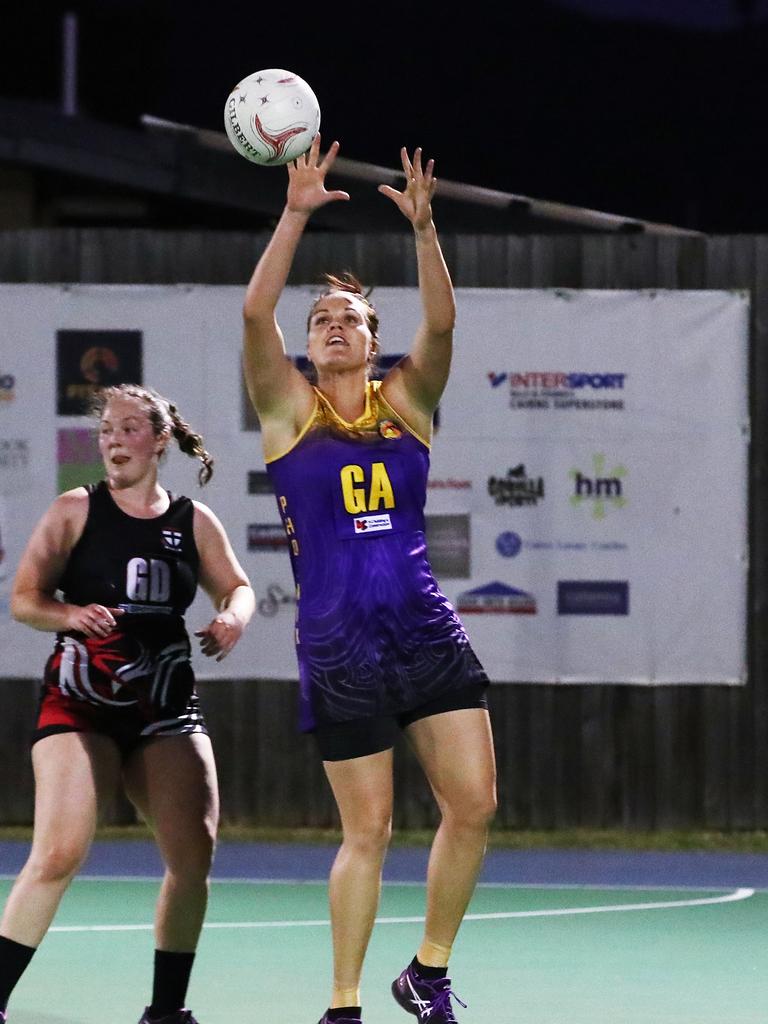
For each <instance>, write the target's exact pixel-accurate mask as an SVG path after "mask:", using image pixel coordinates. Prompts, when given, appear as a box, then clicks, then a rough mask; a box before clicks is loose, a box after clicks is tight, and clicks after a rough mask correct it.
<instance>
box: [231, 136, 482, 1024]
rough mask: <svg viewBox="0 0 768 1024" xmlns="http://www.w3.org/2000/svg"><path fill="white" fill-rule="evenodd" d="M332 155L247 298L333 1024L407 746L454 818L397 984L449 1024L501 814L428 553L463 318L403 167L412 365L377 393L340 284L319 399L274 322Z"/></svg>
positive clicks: (366, 317) (376, 888) (314, 349)
mask: <svg viewBox="0 0 768 1024" xmlns="http://www.w3.org/2000/svg"><path fill="white" fill-rule="evenodd" d="M337 151H338V144H337V143H334V144H333V145H332V146H331V148H330V150H329V152H328V153H327V154H326V156H325V157H324V158H322V159H321V157H320V153H319V139H315V142H314V143H313V145H312V148H311V150H310V151H309V153H308V154H306V155H305V156H303V157H301V158H300V159H299V160H297V161H296V162H295V164H293V165H290V166H289V167H288V178H289V180H288V194H287V202H286V206H285V209H284V211H283V214H282V216H281V218H280V221H279V223H278V225H277V227H276V229H275V232H274V234H273V236H272V239H271V241H270V243H269V245H268V246H267V248H266V250H265V252H264V254H263V256H262V258H261V259H260V261H259V263H258V266H257V267H256V269H255V271H254V274H253V277H252V279H251V282H250V284H249V286H248V290H247V293H246V298H245V305H244V318H245V339H244V364H245V374H246V381H247V384H248V389H249V392H250V395H251V399H252V401H253V404H254V406H255V408H256V411H257V413H258V415H259V418H260V421H261V429H262V439H263V444H264V456H265V461H266V463H267V469H268V472H269V473H270V476H271V478H272V481H273V484H274V487H275V493H276V496H277V500H278V507H279V509H280V513H281V515H282V518H283V522H284V525H285V529H286V531H287V534H288V537H289V539H290V541H291V545H290V550H291V559H292V563H293V570H294V575H295V578H296V584H297V595H298V607H297V632H296V650H297V654H298V661H299V678H300V725H301V728H302V729H303V730H305V731H311V732H313V733H314V735H315V736H316V738H317V743H318V746H319V750H320V755H321V757H322V759H323V764H324V768H325V771H326V773H327V776H328V779H329V781H330V784H331V788H332V790H333V793H334V796H335V798H336V803H337V805H338V809H339V814H340V817H341V823H342V831H343V841H342V845H341V848H340V849H339V852H338V855H337V857H336V860H335V863H334V866H333V869H332V872H331V878H330V886H329V889H330V904H331V918H332V929H333V946H334V978H333V990H332V994H331V1001H330V1005H329V1008H328V1010H327V1011H326V1012H325V1014H324V1015H323V1018H322V1021H321V1024H331V1022H334V1024H340V1022H343V1024H360V1021H361V1008H360V978H361V973H362V966H363V959H364V956H365V952H366V948H367V946H368V941H369V938H370V935H371V929H372V927H373V923H374V918H375V915H376V909H377V906H378V900H379V892H380V885H381V868H382V863H383V861H384V856H385V853H386V850H387V845H388V842H389V837H390V829H391V818H392V789H393V786H392V747H393V744H394V741H395V737H396V735H397V731H398V730H399V729H400V730H403V731H404V732H405V735H406V736H407V738H408V740H409V741H410V743H411V745H412V747H413V749H414V750H415V752H416V755H417V757H418V759H419V761H420V763H421V765H422V767H423V769H424V772H425V774H426V776H427V779H428V780H429V784H430V786H431V788H432V791H433V793H434V795H435V799H436V801H437V803H438V806H439V808H440V811H441V815H442V817H441V823H440V827H439V829H438V832H437V835H436V836H435V840H434V843H433V845H432V851H431V855H430V861H429V869H428V876H427V911H426V915H427V916H426V925H425V931H424V936H423V940H422V943H421V945H420V947H419V948H418V950H417V952H416V956H415V957H414V959H413V961H412V962H411V963H410V964H409V966H408V967H406V968H405V970H404V971H403V972H402V973H401V974H400V976H399V977H398V978H397V979H396V980H395V981H394V982H393V985H392V992H393V995H394V997H395V999H396V1000H397V1002H398V1003H399V1004H400V1005H401V1006H402V1007H403V1008H404V1009H405V1010H407V1011H408V1012H409V1013H412V1014H414V1015H415V1016H417V1017H418V1018H419V1019H420V1020H421V1021H429V1022H430V1024H446V1022H453V1021H455V1020H456V1018H455V1016H454V1011H453V1008H452V1002H451V996H452V995H453V993H452V992H451V982H450V980H449V978H448V976H447V967H448V959H449V956H450V953H451V948H452V946H453V942H454V939H455V936H456V933H457V931H458V928H459V925H460V923H461V920H462V917H463V915H464V913H465V910H466V907H467V904H468V902H469V899H470V897H471V895H472V892H473V889H474V886H475V882H476V879H477V875H478V872H479V870H480V866H481V863H482V859H483V855H484V852H485V846H486V840H487V830H488V824H489V821H490V819H491V817H492V815H493V813H494V810H495V767H494V754H493V746H492V739H491V729H490V723H489V718H488V711H487V707H486V698H485V688H486V685H487V682H488V680H487V677H486V675H485V673H484V671H483V669H482V667H481V665H480V664H479V662H478V660H477V658H476V657H475V655H474V654H473V652H472V649H471V647H470V645H469V642H468V640H467V636H466V633H465V631H464V629H463V627H462V624H461V622H460V621H459V619H458V618H457V616H456V613H455V612H454V610H453V608H452V607H451V605H450V604H449V602H448V601H447V600H446V598H445V597H444V595H443V594H442V593H441V592H440V589H439V587H438V585H437V583H436V582H435V579H434V577H433V575H432V571H431V569H430V566H429V562H428V561H427V556H426V551H425V542H424V504H425V500H426V486H427V472H428V468H429V447H430V440H431V435H432V417H433V414H434V411H435V408H436V407H437V404H438V401H439V400H440V396H441V394H442V392H443V389H444V387H445V384H446V381H447V379H448V371H449V367H450V361H451V345H452V334H453V326H454V317H455V307H454V296H453V289H452V286H451V281H450V277H449V275H448V270H447V268H446V265H445V262H444V260H443V256H442V252H441V250H440V246H439V243H438V239H437V234H436V232H435V227H434V224H433V221H432V212H431V199H432V196H433V194H434V190H435V178H434V175H433V161H431V160H430V161H429V162H428V163H427V164H426V165H425V166H422V157H421V151H420V150H418V149H417V150H416V152H415V154H414V157H413V160H411V159H409V157H408V154H407V153H406V151H405V150H402V152H401V159H402V165H403V170H404V172H405V179H406V183H405V189H404V190H403V191H402V192H398V191H396V190H395V189H393V188H390V187H388V186H385V185H382V186H380V188H379V191H380V192H382V193H383V194H384V195H385V196H387V197H388V198H389V199H391V200H392V201H393V202H394V203H395V204H396V206H397V207H398V208H399V210H400V212H401V213H402V214H403V215H404V216H405V217H406V218H407V219H408V220H409V221H410V222H411V224H412V226H413V230H414V236H415V244H416V258H417V264H418V275H419V290H420V294H421V300H422V319H421V323H420V325H419V327H418V329H417V331H416V335H415V338H414V340H413V344H412V347H411V350H410V352H409V354H408V355H407V356H406V357H405V358H404V359H402V360H401V361H400V362H399V363H398V364H397V365H396V366H395V367H393V368H392V369H391V370H390V371H389V372H388V374H387V375H386V377H385V378H384V380H383V381H382V382H378V381H371V380H370V369H371V364H372V361H373V360H374V359H375V356H376V353H377V350H378V337H377V335H378V317H377V315H376V312H375V310H374V309H373V307H372V306H371V305H370V304H369V303H368V301H367V299H366V297H365V295H364V292H363V289H362V288H361V286H360V284H359V282H358V281H357V280H356V279H355V278H354V277H353V276H352V275H349V274H346V275H343V276H342V277H341V278H335V277H329V278H328V287H327V290H326V291H325V292H324V293H323V294H322V295H321V296H320V298H319V299H318V300H317V301H316V302H315V303H314V305H313V306H312V309H311V311H310V314H309V321H308V346H307V352H308V355H309V359H310V360H311V362H312V363H313V365H314V369H315V372H316V375H317V385H316V386H312V385H311V384H309V383H308V381H307V380H306V379H305V377H304V376H303V375H302V374H301V373H300V372H299V371H298V370H297V369H296V368H295V367H294V366H293V364H292V363H291V362H290V361H289V360H288V359H286V355H285V348H284V345H283V338H282V334H281V332H280V328H279V326H278V324H277V321H276V319H275V308H276V306H277V302H278V299H279V298H280V294H281V292H282V290H283V287H284V286H285V283H286V281H287V279H288V274H289V271H290V268H291V264H292V261H293V258H294V254H295V252H296V248H297V246H298V244H299V241H300V239H301V236H302V233H303V231H304V228H305V226H306V224H307V221H308V219H309V217H310V215H311V214H312V212H313V210H316V209H317V208H318V207H320V206H322V205H324V204H325V203H329V202H334V201H338V200H347V199H349V196H348V195H347V194H346V193H345V192H339V191H326V189H325V177H326V174H327V172H328V171H329V170H330V168H331V165H332V164H333V161H334V158H335V156H336V153H337Z"/></svg>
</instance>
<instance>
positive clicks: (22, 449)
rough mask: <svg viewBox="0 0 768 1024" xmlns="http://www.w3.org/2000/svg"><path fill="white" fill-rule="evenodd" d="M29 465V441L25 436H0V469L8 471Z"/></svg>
mask: <svg viewBox="0 0 768 1024" xmlns="http://www.w3.org/2000/svg"><path fill="white" fill-rule="evenodd" d="M27 466H29V441H28V440H27V439H26V437H0V470H6V471H8V472H10V471H11V470H14V469H26V468H27Z"/></svg>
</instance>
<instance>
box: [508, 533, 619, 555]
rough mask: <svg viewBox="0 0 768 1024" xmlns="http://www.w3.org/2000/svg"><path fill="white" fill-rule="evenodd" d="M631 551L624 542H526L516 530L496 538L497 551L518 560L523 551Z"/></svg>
mask: <svg viewBox="0 0 768 1024" xmlns="http://www.w3.org/2000/svg"><path fill="white" fill-rule="evenodd" d="M627 550H629V545H628V544H626V543H625V542H624V541H622V540H593V541H589V542H587V541H583V540H524V539H523V538H522V537H521V536H520V534H519V533H515V532H514V530H504V531H503V533H500V534H499V535H498V537H497V538H496V551H497V552H498V553H499V554H500V555H501V556H502V558H516V557H517V555H519V554H520V552H521V551H571V552H573V551H601V552H604V553H609V552H611V553H615V552H619V551H627Z"/></svg>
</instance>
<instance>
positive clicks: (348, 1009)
mask: <svg viewBox="0 0 768 1024" xmlns="http://www.w3.org/2000/svg"><path fill="white" fill-rule="evenodd" d="M362 1012H363V1009H362V1007H361V1006H334V1008H333V1009H332V1010H326V1011H325V1019H326V1020H327V1021H334V1020H342V1019H344V1018H348V1019H350V1020H353V1019H354V1018H355V1017H360V1014H361V1013H362Z"/></svg>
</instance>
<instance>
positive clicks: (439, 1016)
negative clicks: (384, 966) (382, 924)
mask: <svg viewBox="0 0 768 1024" xmlns="http://www.w3.org/2000/svg"><path fill="white" fill-rule="evenodd" d="M392 995H393V996H394V997H395V999H396V1000H397V1002H398V1003H399V1004H400V1005H401V1006H402V1008H403V1009H404V1010H405V1011H406V1012H408V1013H412V1014H413V1015H414V1016H415V1017H418V1018H419V1020H420V1021H429V1024H458V1021H457V1020H456V1018H455V1017H454V1015H453V1007H452V1006H451V996H453V998H454V999H455V1000H456V1002H457V1003H459V1004H460V1005H461V1006H466V1005H467V1004H466V1003H462V1001H461V1000H460V999H459V997H458V996H457V995H456V993H455V992H452V991H451V979H450V978H420V977H419V975H418V974H416V972H415V971H414V970H413V967H412V966H411V965H410V964H409V965H408V967H406V968H405V970H404V971H403V973H402V974H401V975H400V977H399V978H397V979H396V980H395V981H393V982H392Z"/></svg>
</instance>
